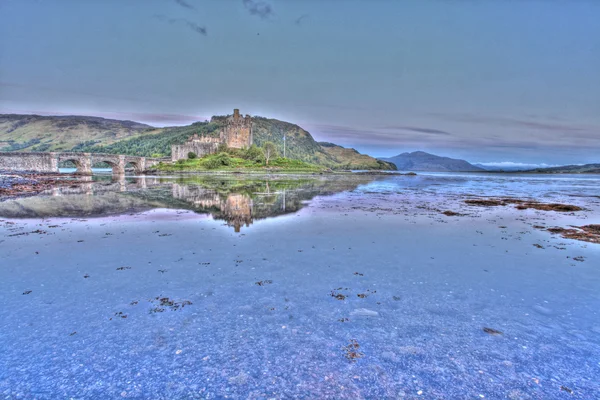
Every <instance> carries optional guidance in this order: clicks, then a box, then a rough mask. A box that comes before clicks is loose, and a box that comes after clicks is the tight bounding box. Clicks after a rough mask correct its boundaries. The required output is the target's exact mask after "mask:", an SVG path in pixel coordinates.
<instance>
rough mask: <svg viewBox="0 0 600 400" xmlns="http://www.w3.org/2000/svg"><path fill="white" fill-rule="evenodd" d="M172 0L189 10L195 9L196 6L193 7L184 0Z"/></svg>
mask: <svg viewBox="0 0 600 400" xmlns="http://www.w3.org/2000/svg"><path fill="white" fill-rule="evenodd" d="M174 1H175V3H177V4H179V5H180V6H181V7H184V8H187V9H189V10H195V9H196V7H194V6H193V5H191V4H190V3H188V2H186V1H185V0H174Z"/></svg>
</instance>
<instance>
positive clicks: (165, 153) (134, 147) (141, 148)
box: [80, 122, 221, 157]
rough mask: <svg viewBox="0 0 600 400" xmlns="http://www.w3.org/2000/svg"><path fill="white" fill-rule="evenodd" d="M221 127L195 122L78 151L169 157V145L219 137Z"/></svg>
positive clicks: (209, 123) (216, 124) (212, 123)
mask: <svg viewBox="0 0 600 400" xmlns="http://www.w3.org/2000/svg"><path fill="white" fill-rule="evenodd" d="M220 130H221V125H220V124H218V123H214V122H195V123H193V124H192V125H187V126H177V127H170V128H162V129H159V130H156V131H155V132H153V133H150V134H146V135H143V136H138V137H134V138H131V139H126V140H122V141H120V142H116V143H112V144H110V145H106V146H104V145H92V146H89V147H84V148H82V149H81V150H80V151H89V152H91V153H109V154H130V155H136V156H145V157H169V156H170V155H171V145H174V144H183V143H185V142H186V141H187V140H188V138H189V137H190V136H193V135H194V134H196V133H197V134H198V136H209V137H219V132H220Z"/></svg>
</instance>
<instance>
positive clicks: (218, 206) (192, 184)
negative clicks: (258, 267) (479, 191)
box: [0, 175, 376, 232]
mask: <svg viewBox="0 0 600 400" xmlns="http://www.w3.org/2000/svg"><path fill="white" fill-rule="evenodd" d="M374 179H376V178H375V177H373V176H366V175H345V176H316V177H315V176H306V177H304V176H303V177H300V178H297V179H290V178H280V177H278V178H265V177H259V178H257V177H231V176H227V177H224V176H193V177H177V178H164V177H136V178H127V179H125V178H122V179H119V180H111V179H109V178H107V177H100V178H99V177H95V178H94V179H93V180H90V181H88V182H83V183H80V184H77V185H72V186H63V187H57V188H54V189H52V190H50V191H47V192H44V193H42V194H40V195H37V196H33V197H27V198H19V199H10V200H5V201H2V202H0V217H2V218H52V217H63V218H64V217H67V218H84V217H85V218H93V217H103V216H110V215H119V214H131V213H139V212H143V211H148V210H152V209H157V208H168V209H184V210H191V211H193V212H196V213H200V214H210V215H211V216H212V217H213V218H214V219H217V220H223V221H225V222H226V223H227V225H228V226H231V227H233V228H234V230H235V231H236V232H239V231H240V230H241V228H242V227H244V226H246V227H248V226H250V225H251V224H252V223H253V222H254V221H256V220H260V219H265V218H271V217H276V216H278V215H284V214H290V213H294V212H296V211H298V210H299V209H301V208H302V207H303V206H304V204H305V203H306V202H307V201H309V200H311V199H313V198H314V197H315V196H318V195H321V196H327V195H332V194H335V193H339V192H343V191H349V190H354V189H356V187H358V186H359V185H363V184H367V183H369V182H371V181H373V180H374Z"/></svg>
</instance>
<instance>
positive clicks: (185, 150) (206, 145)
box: [171, 141, 219, 161]
mask: <svg viewBox="0 0 600 400" xmlns="http://www.w3.org/2000/svg"><path fill="white" fill-rule="evenodd" d="M218 147H219V143H218V142H189V141H188V143H185V144H180V145H173V146H171V161H177V160H181V159H187V158H188V154H189V153H190V152H191V153H195V154H196V155H197V156H198V157H204V156H206V155H208V154H213V153H216V152H217V148H218Z"/></svg>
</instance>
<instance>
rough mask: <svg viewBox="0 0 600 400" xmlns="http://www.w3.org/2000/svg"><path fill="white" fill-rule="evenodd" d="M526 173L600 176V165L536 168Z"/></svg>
mask: <svg viewBox="0 0 600 400" xmlns="http://www.w3.org/2000/svg"><path fill="white" fill-rule="evenodd" d="M525 172H535V173H540V174H600V164H585V165H564V166H562V167H551V168H536V169H532V170H528V171H525Z"/></svg>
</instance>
